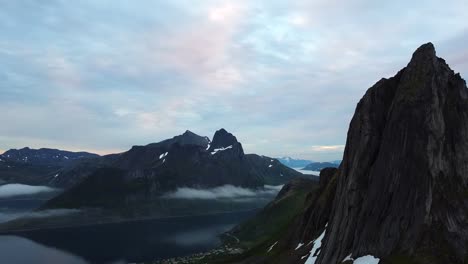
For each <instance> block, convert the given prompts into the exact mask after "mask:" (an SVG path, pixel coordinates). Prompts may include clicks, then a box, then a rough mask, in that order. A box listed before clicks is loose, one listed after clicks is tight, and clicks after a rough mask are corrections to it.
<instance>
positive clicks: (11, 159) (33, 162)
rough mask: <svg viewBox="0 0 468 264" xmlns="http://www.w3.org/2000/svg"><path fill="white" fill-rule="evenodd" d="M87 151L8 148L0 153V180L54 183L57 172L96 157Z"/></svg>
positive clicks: (36, 183)
mask: <svg viewBox="0 0 468 264" xmlns="http://www.w3.org/2000/svg"><path fill="white" fill-rule="evenodd" d="M98 157H99V155H97V154H92V153H88V152H71V151H64V150H58V149H48V148H41V149H30V148H28V147H26V148H22V149H10V150H8V151H6V152H5V153H3V154H2V155H0V181H1V182H4V183H9V182H11V183H22V184H30V185H50V186H53V185H54V183H53V182H54V178H55V177H56V175H57V173H59V172H60V171H61V170H63V169H64V168H67V167H71V166H74V164H76V163H78V162H82V161H84V160H89V159H95V158H98Z"/></svg>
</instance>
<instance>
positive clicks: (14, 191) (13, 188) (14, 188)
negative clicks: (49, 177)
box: [0, 183, 56, 198]
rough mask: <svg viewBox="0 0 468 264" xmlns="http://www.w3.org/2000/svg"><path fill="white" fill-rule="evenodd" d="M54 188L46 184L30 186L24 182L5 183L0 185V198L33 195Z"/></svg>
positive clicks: (50, 190) (51, 190)
mask: <svg viewBox="0 0 468 264" xmlns="http://www.w3.org/2000/svg"><path fill="white" fill-rule="evenodd" d="M53 191H56V189H53V188H50V187H47V186H32V185H25V184H18V183H12V184H5V185H0V198H9V197H14V196H20V195H33V194H38V193H43V192H53Z"/></svg>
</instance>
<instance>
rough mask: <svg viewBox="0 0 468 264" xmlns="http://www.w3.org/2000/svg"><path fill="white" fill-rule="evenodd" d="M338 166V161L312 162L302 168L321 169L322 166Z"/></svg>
mask: <svg viewBox="0 0 468 264" xmlns="http://www.w3.org/2000/svg"><path fill="white" fill-rule="evenodd" d="M339 166H340V163H338V164H337V163H336V162H312V163H310V164H307V166H305V167H304V168H303V170H311V171H321V170H322V169H324V168H338V167H339Z"/></svg>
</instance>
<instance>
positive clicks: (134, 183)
mask: <svg viewBox="0 0 468 264" xmlns="http://www.w3.org/2000/svg"><path fill="white" fill-rule="evenodd" d="M77 168H78V169H77ZM69 171H70V172H69V173H71V175H67V172H64V173H63V174H62V175H61V176H60V177H63V178H64V179H67V178H73V176H76V175H80V176H79V177H80V178H82V179H83V180H82V181H80V182H79V183H78V184H75V185H74V186H72V187H71V188H70V189H68V190H67V191H65V192H64V193H63V194H61V195H59V196H58V197H56V198H54V199H52V200H50V201H49V202H48V203H47V204H46V205H45V206H44V208H83V207H104V208H106V207H111V206H115V205H122V204H126V205H128V204H133V203H137V201H139V202H141V201H150V200H154V199H157V198H158V197H160V196H161V195H163V194H164V193H167V192H169V191H174V190H176V189H177V188H179V187H191V188H199V189H202V188H214V187H219V186H223V185H233V186H238V187H244V188H251V189H257V188H263V187H264V185H281V184H285V183H287V182H288V181H290V180H291V179H294V178H296V177H301V176H303V175H302V174H301V173H299V172H297V171H295V170H293V169H291V168H288V167H286V166H284V165H282V164H281V163H280V162H279V161H277V160H275V159H272V158H269V157H265V156H258V155H255V154H244V150H243V148H242V145H241V143H239V142H238V141H237V139H236V137H235V136H233V135H232V134H231V133H229V132H227V131H226V130H224V129H220V130H218V131H216V133H215V134H214V136H213V141H210V140H209V138H207V137H202V136H198V135H196V134H194V133H193V132H190V131H186V132H185V133H184V134H182V135H180V136H176V137H174V138H172V139H168V140H164V141H162V142H159V143H152V144H149V145H146V146H134V147H132V148H131V149H130V150H129V151H127V152H123V153H120V154H113V155H110V156H104V157H102V158H101V159H98V160H97V161H95V162H94V163H89V162H87V163H86V164H84V165H82V166H81V167H80V165H79V166H76V167H75V168H74V169H72V170H69ZM76 171H78V172H79V173H77V172H76Z"/></svg>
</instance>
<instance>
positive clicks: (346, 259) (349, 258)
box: [341, 254, 354, 262]
mask: <svg viewBox="0 0 468 264" xmlns="http://www.w3.org/2000/svg"><path fill="white" fill-rule="evenodd" d="M351 255H352V254H349V255H348V256H347V257H346V258H345V259H343V261H341V262H345V261H348V260H351V261H354V259H353V258H352V257H351Z"/></svg>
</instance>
